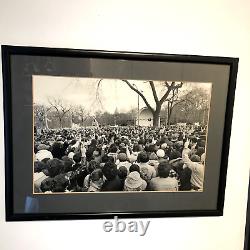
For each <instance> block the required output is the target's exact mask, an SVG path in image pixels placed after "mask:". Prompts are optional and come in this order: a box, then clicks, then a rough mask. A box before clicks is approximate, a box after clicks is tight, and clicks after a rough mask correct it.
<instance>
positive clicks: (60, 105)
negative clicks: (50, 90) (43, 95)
mask: <svg viewBox="0 0 250 250" xmlns="http://www.w3.org/2000/svg"><path fill="white" fill-rule="evenodd" d="M48 103H49V104H50V106H51V108H54V110H55V112H56V117H57V118H58V120H59V124H60V128H62V127H63V118H64V117H65V115H66V114H67V113H68V112H69V111H70V110H71V109H72V106H71V105H69V104H67V103H66V102H65V101H64V100H63V99H61V98H48Z"/></svg>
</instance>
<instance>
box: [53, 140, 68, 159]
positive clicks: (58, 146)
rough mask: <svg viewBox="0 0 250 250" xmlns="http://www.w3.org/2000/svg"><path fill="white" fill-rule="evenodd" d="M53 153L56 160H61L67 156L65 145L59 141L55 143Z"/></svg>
mask: <svg viewBox="0 0 250 250" xmlns="http://www.w3.org/2000/svg"><path fill="white" fill-rule="evenodd" d="M51 153H52V155H53V157H54V158H58V159H61V158H62V157H63V156H64V154H65V150H64V148H63V144H62V143H61V142H59V141H57V142H54V143H53V145H52V149H51Z"/></svg>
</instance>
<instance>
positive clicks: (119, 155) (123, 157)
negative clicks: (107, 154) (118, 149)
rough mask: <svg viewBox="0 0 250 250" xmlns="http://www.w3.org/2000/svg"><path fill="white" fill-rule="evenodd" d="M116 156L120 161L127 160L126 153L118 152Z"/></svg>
mask: <svg viewBox="0 0 250 250" xmlns="http://www.w3.org/2000/svg"><path fill="white" fill-rule="evenodd" d="M117 158H118V160H119V161H120V162H124V161H126V160H127V155H126V154H125V153H119V154H118V155H117Z"/></svg>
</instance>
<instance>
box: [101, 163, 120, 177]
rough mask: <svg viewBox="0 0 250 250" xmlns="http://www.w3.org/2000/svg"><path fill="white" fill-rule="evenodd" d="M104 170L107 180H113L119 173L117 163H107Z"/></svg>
mask: <svg viewBox="0 0 250 250" xmlns="http://www.w3.org/2000/svg"><path fill="white" fill-rule="evenodd" d="M102 172H103V174H104V176H105V177H106V179H107V180H113V179H114V178H115V177H116V176H117V174H118V170H117V166H116V164H115V163H112V162H107V163H105V165H104V167H103V169H102Z"/></svg>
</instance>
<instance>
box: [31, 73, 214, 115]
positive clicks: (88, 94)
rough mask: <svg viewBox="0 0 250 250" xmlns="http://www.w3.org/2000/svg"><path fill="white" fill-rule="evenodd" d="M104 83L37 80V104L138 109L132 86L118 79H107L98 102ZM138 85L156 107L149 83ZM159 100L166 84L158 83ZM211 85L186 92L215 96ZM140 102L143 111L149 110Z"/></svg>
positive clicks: (51, 78) (192, 85) (195, 85)
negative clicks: (54, 102) (57, 100)
mask: <svg viewBox="0 0 250 250" xmlns="http://www.w3.org/2000/svg"><path fill="white" fill-rule="evenodd" d="M99 80H100V79H97V78H75V77H57V76H33V102H34V103H36V104H44V105H48V98H50V97H53V98H61V99H63V100H65V101H66V102H68V103H70V104H74V105H82V106H84V107H85V109H86V110H88V111H90V112H93V113H94V112H95V111H96V110H100V111H103V112H104V111H107V112H110V113H114V112H115V110H116V109H117V110H118V111H119V112H126V111H128V110H131V109H132V108H137V102H138V95H137V93H135V92H134V91H132V90H131V89H130V88H129V86H128V85H127V84H126V83H125V82H123V81H121V80H118V79H103V80H102V81H101V84H100V88H99V93H100V100H101V104H100V102H99V101H97V99H96V87H97V83H98V81H99ZM129 82H130V83H132V84H136V86H137V87H138V89H139V90H142V91H143V94H144V95H145V96H146V98H147V99H148V101H149V103H150V104H151V105H152V106H153V107H154V99H153V95H152V91H151V88H150V85H149V83H148V82H145V81H144V80H143V81H141V80H129ZM154 83H155V86H156V90H157V94H158V97H159V98H160V97H161V96H162V95H163V93H164V89H163V88H164V87H163V85H162V82H160V81H154ZM211 86H212V84H211V83H184V85H183V87H182V91H187V90H190V89H192V88H203V89H204V90H206V91H208V93H209V92H211ZM145 106H146V105H145V104H144V102H143V100H142V99H141V98H140V108H142V107H145Z"/></svg>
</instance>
